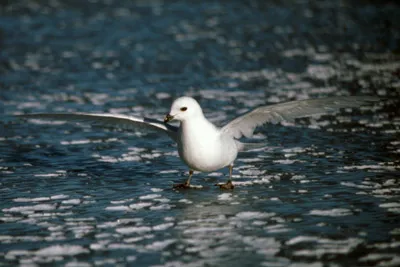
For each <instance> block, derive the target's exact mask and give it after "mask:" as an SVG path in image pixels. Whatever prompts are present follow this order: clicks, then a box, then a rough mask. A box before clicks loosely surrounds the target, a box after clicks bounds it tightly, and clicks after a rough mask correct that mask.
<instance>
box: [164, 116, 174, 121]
mask: <svg viewBox="0 0 400 267" xmlns="http://www.w3.org/2000/svg"><path fill="white" fill-rule="evenodd" d="M173 118H174V116H172V115H170V114H167V115H166V116H165V118H164V123H167V122H169V121H171V120H172V119H173Z"/></svg>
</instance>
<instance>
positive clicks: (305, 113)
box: [222, 96, 380, 138]
mask: <svg viewBox="0 0 400 267" xmlns="http://www.w3.org/2000/svg"><path fill="white" fill-rule="evenodd" d="M378 100H380V98H378V97H373V96H339V97H328V98H320V99H306V100H298V101H291V102H286V103H279V104H274V105H270V106H262V107H259V108H256V109H254V110H252V111H250V112H248V113H246V114H244V115H242V116H240V117H238V118H236V119H234V120H233V121H231V122H229V123H228V124H227V125H225V126H224V127H223V128H222V131H223V132H225V133H226V134H229V135H231V136H233V137H235V138H240V137H242V136H245V137H251V136H252V135H253V133H254V130H255V128H256V127H257V126H261V125H263V124H265V123H279V122H282V121H288V122H293V121H294V120H295V119H296V118H301V117H309V116H314V115H323V114H328V113H333V112H335V111H338V110H339V109H341V108H353V107H359V106H361V105H364V104H368V103H369V102H374V101H378Z"/></svg>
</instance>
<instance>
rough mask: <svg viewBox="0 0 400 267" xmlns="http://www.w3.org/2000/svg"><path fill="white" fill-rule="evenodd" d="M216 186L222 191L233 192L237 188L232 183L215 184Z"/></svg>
mask: <svg viewBox="0 0 400 267" xmlns="http://www.w3.org/2000/svg"><path fill="white" fill-rule="evenodd" d="M215 185H218V186H219V188H220V189H224V190H232V189H233V188H235V186H234V185H233V183H232V181H228V182H226V183H225V184H215Z"/></svg>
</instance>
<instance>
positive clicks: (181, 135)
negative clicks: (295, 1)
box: [18, 96, 379, 189]
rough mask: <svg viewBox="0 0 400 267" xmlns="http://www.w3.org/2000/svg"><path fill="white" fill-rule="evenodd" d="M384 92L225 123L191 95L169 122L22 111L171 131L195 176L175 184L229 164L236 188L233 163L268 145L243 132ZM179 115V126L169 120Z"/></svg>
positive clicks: (270, 110)
mask: <svg viewBox="0 0 400 267" xmlns="http://www.w3.org/2000/svg"><path fill="white" fill-rule="evenodd" d="M378 100H379V98H378V97H371V96H352V97H348V96H344V97H329V98H321V99H307V100H299V101H291V102H286V103H279V104H274V105H269V106H261V107H258V108H256V109H254V110H252V111H250V112H248V113H246V114H243V115H241V116H240V117H238V118H236V119H234V120H233V121H231V122H229V123H228V124H226V125H225V126H224V127H222V128H219V127H217V126H215V125H214V124H213V123H211V122H210V121H209V120H207V118H206V117H205V116H204V114H203V110H202V109H201V107H200V105H199V103H198V102H197V101H196V100H195V99H194V98H191V97H187V96H183V97H180V98H178V99H176V100H175V101H174V102H173V103H172V106H171V109H170V112H169V113H168V114H167V115H166V116H165V119H164V122H162V121H158V120H155V119H149V118H139V117H133V116H127V115H116V114H91V113H70V114H68V113H38V114H25V115H18V116H19V117H23V118H34V119H56V120H72V121H76V122H91V123H92V124H101V125H104V126H113V127H117V128H122V129H132V128H134V129H141V128H147V129H151V130H156V131H159V132H163V133H166V134H167V135H168V136H169V137H170V138H171V139H172V140H173V141H175V142H176V143H177V146H178V152H179V156H180V157H181V159H182V160H183V162H184V163H185V164H186V165H187V166H188V167H189V178H188V179H187V180H186V182H184V183H183V184H178V185H174V187H175V188H190V187H192V186H191V184H190V180H191V178H192V175H193V172H194V171H201V172H212V171H215V170H218V169H221V168H223V167H226V166H228V167H229V179H228V181H227V183H225V184H220V185H219V186H220V187H221V188H222V189H233V187H234V186H233V184H232V168H233V163H234V161H235V159H236V157H237V155H238V153H239V152H242V151H248V150H251V149H254V148H257V147H261V146H265V144H264V143H262V144H259V143H244V142H240V141H239V139H240V138H241V137H243V136H244V137H247V138H249V137H252V135H253V133H254V130H255V128H256V127H257V126H261V125H263V124H265V123H278V122H281V121H289V122H293V121H294V119H296V118H300V117H309V116H313V115H322V114H327V113H332V112H335V111H338V110H339V109H340V108H352V107H359V106H361V105H364V104H368V103H370V102H375V101H378ZM172 120H177V121H179V122H180V125H179V127H176V126H173V125H169V124H167V123H168V122H169V121H172Z"/></svg>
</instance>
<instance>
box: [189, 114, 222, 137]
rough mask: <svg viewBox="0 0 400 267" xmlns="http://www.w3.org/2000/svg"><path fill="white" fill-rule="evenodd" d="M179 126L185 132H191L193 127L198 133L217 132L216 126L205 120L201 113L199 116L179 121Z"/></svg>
mask: <svg viewBox="0 0 400 267" xmlns="http://www.w3.org/2000/svg"><path fill="white" fill-rule="evenodd" d="M181 128H182V130H184V131H185V132H191V131H193V130H194V129H195V130H196V132H198V133H214V132H215V133H217V132H218V128H217V127H216V126H215V125H214V124H212V123H211V122H210V121H209V120H207V119H206V118H205V117H204V116H203V115H202V114H201V116H196V117H192V118H190V119H188V120H183V121H181Z"/></svg>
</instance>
